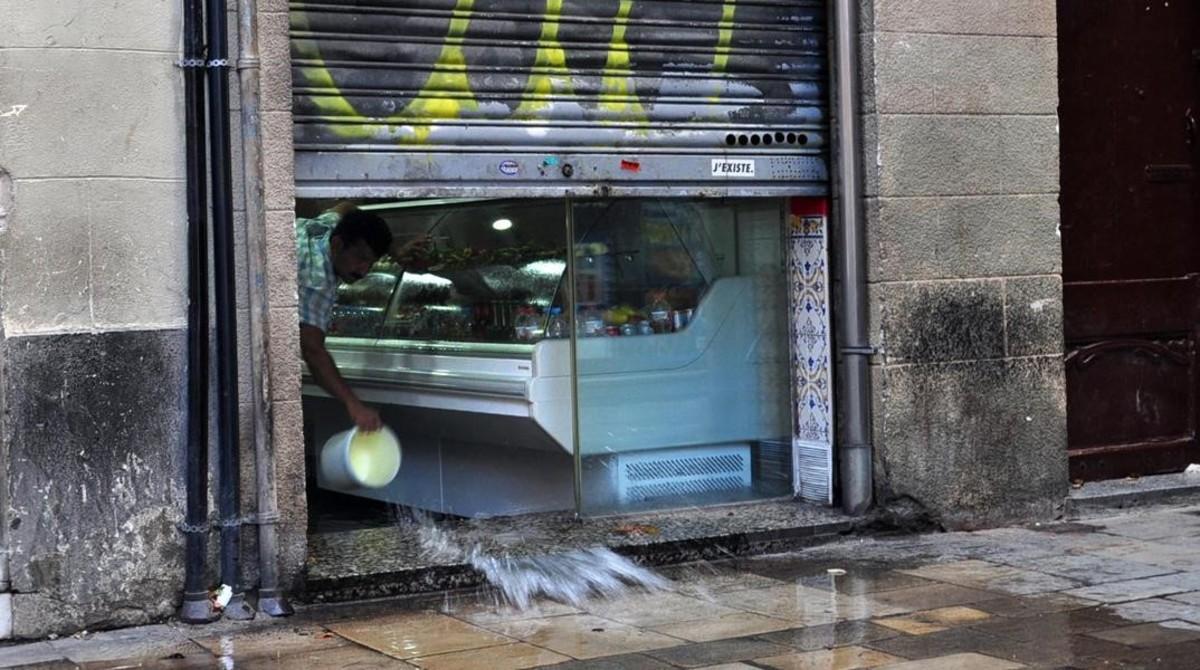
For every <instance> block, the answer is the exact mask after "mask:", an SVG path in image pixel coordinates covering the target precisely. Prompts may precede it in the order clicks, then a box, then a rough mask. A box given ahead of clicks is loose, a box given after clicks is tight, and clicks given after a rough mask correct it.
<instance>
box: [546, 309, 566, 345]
mask: <svg viewBox="0 0 1200 670" xmlns="http://www.w3.org/2000/svg"><path fill="white" fill-rule="evenodd" d="M570 335H571V331H570V329H569V326H567V317H566V316H564V315H563V311H562V307H551V308H550V320H549V321H548V322H547V323H546V337H550V338H554V339H562V338H565V337H570Z"/></svg>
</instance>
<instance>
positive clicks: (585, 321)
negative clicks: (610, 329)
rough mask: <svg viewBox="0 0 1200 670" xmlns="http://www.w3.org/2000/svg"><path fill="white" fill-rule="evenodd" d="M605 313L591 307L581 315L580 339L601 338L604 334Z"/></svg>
mask: <svg viewBox="0 0 1200 670" xmlns="http://www.w3.org/2000/svg"><path fill="white" fill-rule="evenodd" d="M604 326H605V324H604V313H603V312H601V311H600V310H598V309H596V308H594V307H589V308H587V309H584V310H583V312H582V313H581V314H580V315H579V336H580V337H601V336H603V335H604V334H605V333H604Z"/></svg>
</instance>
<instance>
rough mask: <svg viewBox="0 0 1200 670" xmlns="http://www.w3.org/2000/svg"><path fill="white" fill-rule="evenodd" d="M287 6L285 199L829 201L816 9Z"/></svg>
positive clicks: (742, 5)
mask: <svg viewBox="0 0 1200 670" xmlns="http://www.w3.org/2000/svg"><path fill="white" fill-rule="evenodd" d="M290 6H291V48H292V72H293V106H294V113H293V118H294V122H295V151H296V166H295V174H296V185H297V192H298V194H299V195H301V196H302V197H352V196H353V197H420V196H433V195H457V196H471V195H486V196H502V195H505V196H507V195H512V196H530V197H533V196H562V195H564V194H575V195H585V196H586V195H624V194H627V195H633V194H638V195H675V196H685V195H703V196H734V195H743V196H744V195H783V194H786V195H826V194H827V193H828V182H829V177H828V167H827V138H828V136H829V114H828V111H829V101H828V98H829V89H828V86H829V84H828V82H829V73H828V58H827V51H828V45H827V39H826V29H827V26H826V10H825V2H824V0H792V1H790V2H768V1H764V0H757V1H746V0H324V1H323V2H291V4H290ZM718 172H720V174H716V173H718ZM730 173H732V174H730Z"/></svg>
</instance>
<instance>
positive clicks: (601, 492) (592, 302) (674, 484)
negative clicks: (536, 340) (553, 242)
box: [572, 198, 791, 514]
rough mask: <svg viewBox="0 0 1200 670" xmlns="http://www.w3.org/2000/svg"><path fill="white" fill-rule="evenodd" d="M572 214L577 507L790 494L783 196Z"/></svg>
mask: <svg viewBox="0 0 1200 670" xmlns="http://www.w3.org/2000/svg"><path fill="white" fill-rule="evenodd" d="M572 215H573V228H574V235H575V256H574V260H575V263H574V268H575V273H574V275H575V276H574V285H575V292H576V296H577V304H576V306H575V318H576V320H577V322H578V323H579V324H580V327H579V329H578V335H579V338H578V340H577V343H576V348H575V357H576V361H575V362H576V366H575V367H576V379H575V384H576V400H577V407H578V427H577V434H578V445H577V448H578V449H579V456H580V458H579V467H580V468H581V473H580V482H581V484H580V485H581V487H582V489H581V499H582V507H583V511H584V512H585V513H589V514H602V513H608V512H615V511H628V510H634V509H643V508H647V507H679V506H691V505H703V504H714V503H723V502H733V501H741V500H748V499H754V498H761V497H772V496H784V495H789V494H790V493H791V447H790V444H791V442H790V439H789V437H788V435H789V428H790V421H789V412H790V386H789V384H788V378H789V376H788V367H789V366H788V361H789V355H788V351H789V349H788V345H787V320H786V316H787V299H786V292H785V291H784V276H785V274H784V262H783V245H782V239H783V230H782V224H783V208H782V202H780V201H776V200H735V201H719V200H682V199H649V198H645V199H628V200H605V201H589V202H577V203H575V204H574V205H573V210H572Z"/></svg>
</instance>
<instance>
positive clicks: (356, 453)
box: [321, 426, 400, 489]
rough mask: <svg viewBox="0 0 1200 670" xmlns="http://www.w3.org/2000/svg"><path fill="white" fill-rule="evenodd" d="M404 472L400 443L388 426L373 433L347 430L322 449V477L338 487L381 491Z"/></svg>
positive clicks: (326, 443)
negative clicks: (398, 474) (402, 469)
mask: <svg viewBox="0 0 1200 670" xmlns="http://www.w3.org/2000/svg"><path fill="white" fill-rule="evenodd" d="M398 472H400V440H398V439H396V434H395V433H393V432H392V431H391V430H390V429H389V428H388V427H387V426H384V427H383V428H382V429H380V430H377V431H375V432H373V433H363V432H360V431H359V430H358V429H357V428H351V429H350V430H345V431H342V432H340V433H338V434H337V435H334V436H333V437H331V438H329V439H328V440H327V441H326V442H325V446H324V447H322V448H321V475H322V476H323V477H324V478H325V483H326V484H328V485H330V486H333V487H335V488H342V489H351V488H367V489H377V488H380V487H383V486H387V485H388V484H390V483H391V482H392V480H393V479H395V478H396V473H398Z"/></svg>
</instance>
